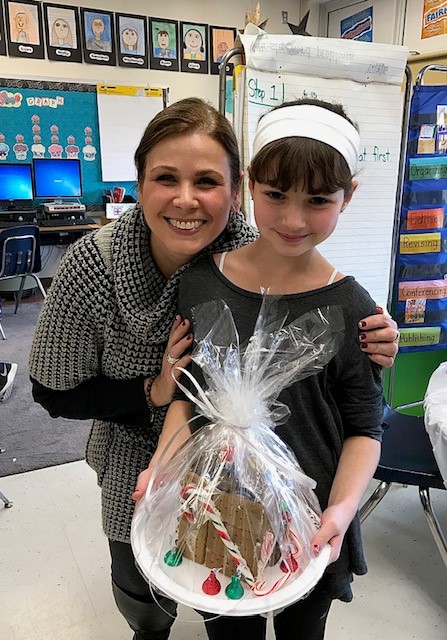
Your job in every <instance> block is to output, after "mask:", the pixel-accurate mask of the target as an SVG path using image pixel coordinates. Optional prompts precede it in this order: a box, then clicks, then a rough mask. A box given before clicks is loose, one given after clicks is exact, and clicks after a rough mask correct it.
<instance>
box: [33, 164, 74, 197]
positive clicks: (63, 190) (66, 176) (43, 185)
mask: <svg viewBox="0 0 447 640" xmlns="http://www.w3.org/2000/svg"><path fill="white" fill-rule="evenodd" d="M33 175H34V194H35V197H36V198H45V199H46V200H53V201H56V202H58V201H59V202H62V198H80V197H81V196H82V183H81V162H80V160H78V159H75V158H70V159H68V158H67V159H62V158H61V159H59V158H54V159H53V158H34V160H33Z"/></svg>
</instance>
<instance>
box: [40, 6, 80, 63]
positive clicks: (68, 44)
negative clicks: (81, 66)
mask: <svg viewBox="0 0 447 640" xmlns="http://www.w3.org/2000/svg"><path fill="white" fill-rule="evenodd" d="M43 10H44V18H45V34H46V39H47V56H48V59H49V60H60V61H61V62H82V51H81V30H80V23H79V13H78V9H77V7H70V6H62V5H59V4H49V3H47V2H44V5H43Z"/></svg>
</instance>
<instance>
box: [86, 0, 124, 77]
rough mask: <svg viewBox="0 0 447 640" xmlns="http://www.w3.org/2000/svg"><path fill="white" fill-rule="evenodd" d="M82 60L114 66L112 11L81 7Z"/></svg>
mask: <svg viewBox="0 0 447 640" xmlns="http://www.w3.org/2000/svg"><path fill="white" fill-rule="evenodd" d="M81 31H82V39H83V49H84V61H85V62H88V63H89V64H104V65H108V66H112V67H113V66H115V60H116V58H115V28H114V20H113V13H111V12H110V11H102V10H97V9H84V8H82V7H81Z"/></svg>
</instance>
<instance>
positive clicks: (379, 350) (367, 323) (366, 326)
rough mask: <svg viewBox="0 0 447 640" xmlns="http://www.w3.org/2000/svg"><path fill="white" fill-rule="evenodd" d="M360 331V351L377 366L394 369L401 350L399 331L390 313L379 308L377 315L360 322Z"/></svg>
mask: <svg viewBox="0 0 447 640" xmlns="http://www.w3.org/2000/svg"><path fill="white" fill-rule="evenodd" d="M359 329H360V336H359V340H360V349H361V350H362V351H363V352H364V353H366V355H367V356H368V357H369V358H370V360H372V361H373V362H375V363H376V364H380V365H381V366H382V367H385V368H386V369H387V368H388V367H392V366H393V364H394V358H395V357H396V354H397V351H398V348H399V331H398V330H397V324H396V323H395V322H394V320H393V319H392V318H391V316H390V315H389V313H388V312H387V311H386V310H384V309H382V307H379V306H378V307H377V314H376V315H374V316H368V317H367V318H364V319H363V320H361V321H360V322H359Z"/></svg>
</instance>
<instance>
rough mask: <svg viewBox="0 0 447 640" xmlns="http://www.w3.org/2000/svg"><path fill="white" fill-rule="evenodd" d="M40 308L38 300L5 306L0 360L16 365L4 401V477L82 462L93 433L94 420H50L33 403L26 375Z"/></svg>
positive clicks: (0, 427) (0, 409) (0, 419)
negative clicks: (15, 307) (15, 373)
mask: <svg viewBox="0 0 447 640" xmlns="http://www.w3.org/2000/svg"><path fill="white" fill-rule="evenodd" d="M40 308H41V303H40V302H30V301H27V302H25V301H24V302H22V304H21V305H20V307H19V310H18V312H17V315H14V306H12V305H9V304H8V305H6V306H5V304H4V303H3V320H2V321H1V322H2V326H3V329H4V331H5V333H6V338H7V339H6V340H2V338H1V336H0V360H1V361H2V362H16V363H17V364H18V370H17V375H16V377H15V381H14V386H13V389H12V393H11V395H10V396H9V398H8V399H7V400H5V401H4V402H1V403H0V448H2V449H5V451H4V453H1V454H0V476H9V475H13V474H15V473H23V472H24V471H31V470H33V469H42V468H44V467H52V466H54V465H58V464H64V463H65V462H73V461H74V460H80V459H82V458H84V455H85V445H86V443H87V437H88V433H89V431H90V421H80V420H65V419H64V418H57V419H53V418H51V417H50V416H49V415H48V413H47V412H46V411H45V410H44V409H43V408H42V407H41V406H40V405H38V404H36V403H35V402H34V401H33V398H32V395H31V383H30V381H29V372H28V355H29V350H30V346H31V338H32V334H33V331H34V327H35V325H36V321H37V316H38V315H39V311H40Z"/></svg>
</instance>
